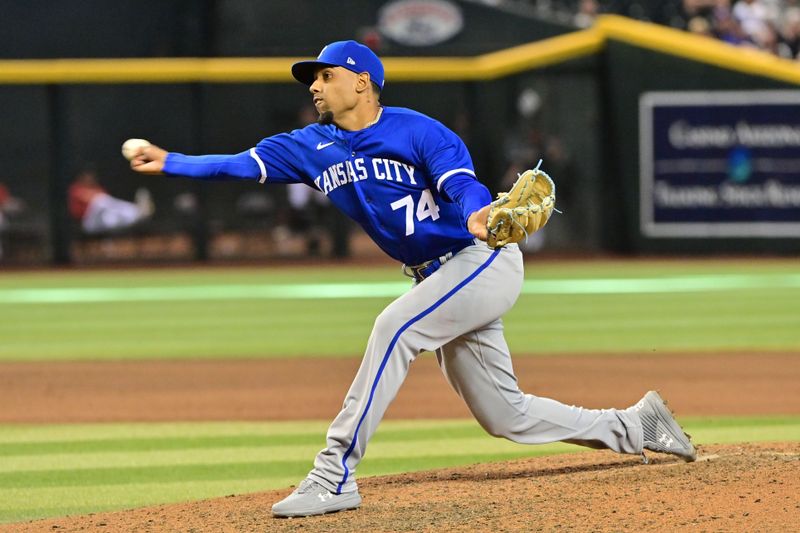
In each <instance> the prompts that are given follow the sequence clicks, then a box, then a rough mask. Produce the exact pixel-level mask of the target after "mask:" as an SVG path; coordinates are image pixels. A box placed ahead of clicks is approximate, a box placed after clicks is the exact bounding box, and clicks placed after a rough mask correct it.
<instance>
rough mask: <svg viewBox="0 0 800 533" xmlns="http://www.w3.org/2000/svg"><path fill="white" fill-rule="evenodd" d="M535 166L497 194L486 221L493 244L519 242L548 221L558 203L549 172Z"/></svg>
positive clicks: (489, 241) (499, 245)
mask: <svg viewBox="0 0 800 533" xmlns="http://www.w3.org/2000/svg"><path fill="white" fill-rule="evenodd" d="M541 164H542V161H541V159H540V160H539V164H537V165H536V168H534V169H532V170H526V171H525V172H523V173H522V174H520V176H519V178H518V179H517V181H516V182H515V183H514V185H513V186H512V187H511V190H510V191H508V192H502V193H500V194H498V195H497V200H495V201H494V202H492V207H491V209H490V210H489V218H488V219H487V222H486V229H487V230H488V238H487V239H486V243H487V244H488V245H489V246H490V247H491V248H499V247H501V246H505V245H506V244H509V243H512V242H519V241H521V240H522V239H524V238H526V237H527V236H528V235H530V234H532V233H534V232H536V231H539V230H540V229H542V228H543V227H544V225H545V224H547V221H548V220H549V219H550V215H551V214H552V213H553V209H554V208H555V204H556V186H555V184H554V183H553V180H552V179H550V176H548V175H547V173H546V172H544V171H543V170H539V166H540V165H541Z"/></svg>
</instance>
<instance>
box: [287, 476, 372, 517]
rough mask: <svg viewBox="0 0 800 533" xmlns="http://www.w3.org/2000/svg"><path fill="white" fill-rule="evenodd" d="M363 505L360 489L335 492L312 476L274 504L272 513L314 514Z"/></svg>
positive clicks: (289, 515)
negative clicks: (340, 492)
mask: <svg viewBox="0 0 800 533" xmlns="http://www.w3.org/2000/svg"><path fill="white" fill-rule="evenodd" d="M359 505H361V496H360V495H359V494H358V491H357V490H356V491H355V492H345V493H342V494H334V493H333V492H331V491H329V490H328V489H326V488H325V487H323V486H322V485H320V484H319V483H317V482H316V481H314V480H313V479H310V478H306V479H304V480H303V481H302V482H301V483H300V486H299V487H297V488H296V489H295V490H294V492H292V493H291V494H289V495H288V496H287V497H286V498H284V499H283V500H281V501H279V502H278V503H276V504H275V505H273V506H272V515H273V516H279V517H284V518H286V517H291V516H313V515H319V514H325V513H335V512H336V511H345V510H347V509H355V508H356V507H358V506H359Z"/></svg>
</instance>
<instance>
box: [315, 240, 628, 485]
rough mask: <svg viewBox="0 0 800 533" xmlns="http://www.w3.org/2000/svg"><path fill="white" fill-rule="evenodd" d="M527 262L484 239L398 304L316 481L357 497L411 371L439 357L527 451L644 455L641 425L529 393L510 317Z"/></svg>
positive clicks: (335, 426) (474, 401)
mask: <svg viewBox="0 0 800 533" xmlns="http://www.w3.org/2000/svg"><path fill="white" fill-rule="evenodd" d="M522 281H523V262H522V254H521V253H520V251H519V248H518V247H517V246H516V245H510V246H506V247H504V248H501V249H499V250H492V249H490V248H489V247H487V246H486V244H485V243H482V242H480V241H476V243H475V244H474V245H471V246H468V247H466V248H464V249H463V250H461V251H460V252H458V253H457V254H456V255H455V256H453V258H451V259H450V260H449V261H447V262H446V263H445V264H444V265H442V266H441V268H439V270H437V271H436V272H434V273H433V274H432V275H431V276H430V277H428V278H427V279H425V280H423V281H422V282H420V283H418V284H416V285H415V286H414V287H413V288H412V289H411V290H410V291H408V292H407V293H405V294H404V295H403V296H401V297H399V298H398V299H397V300H395V301H394V302H392V303H391V304H389V306H388V307H387V308H386V309H384V311H383V312H382V313H381V314H380V315H379V316H378V318H377V319H376V320H375V325H374V327H373V330H372V334H371V335H370V338H369V342H368V344H367V349H366V353H365V354H364V359H363V361H362V363H361V367H360V368H359V370H358V373H357V374H356V377H355V380H354V381H353V384H352V385H351V386H350V390H349V391H348V393H347V396H346V398H345V400H344V405H343V406H342V410H341V412H340V413H339V414H338V415H337V417H336V418H335V419H334V421H333V423H332V424H331V426H330V428H329V429H328V435H327V447H326V448H325V449H323V450H322V451H321V452H319V454H318V455H317V457H316V460H315V461H314V468H313V470H312V471H311V472H310V473H309V477H311V478H312V479H314V480H316V481H317V482H319V483H320V484H322V485H323V486H324V487H326V488H327V489H328V490H330V491H331V492H334V493H342V492H351V491H354V490H356V489H357V487H356V482H355V469H356V466H357V465H358V463H359V462H360V461H361V458H362V457H363V456H364V452H365V450H366V448H367V442H369V439H370V437H371V436H372V434H373V433H374V432H375V430H376V429H377V427H378V424H379V423H380V421H381V418H382V417H383V414H384V412H385V411H386V409H387V408H388V407H389V404H390V403H391V402H392V400H393V399H394V398H395V396H396V395H397V392H398V391H399V389H400V386H401V385H402V383H403V381H404V380H405V378H406V375H407V374H408V369H409V366H410V365H411V363H412V362H413V361H414V359H416V357H417V356H418V355H419V354H420V353H421V352H423V351H435V352H436V357H437V359H438V361H439V366H440V367H441V369H442V372H443V373H444V375H445V377H446V378H447V381H448V382H449V383H450V384H451V385H452V386H453V388H454V389H455V390H456V392H457V393H458V394H459V396H461V398H463V399H464V401H465V402H466V404H467V406H468V407H469V409H470V411H472V414H473V415H474V416H475V418H476V419H477V420H478V422H479V423H480V425H481V426H482V427H483V428H484V429H485V430H486V431H487V432H488V433H490V434H491V435H494V436H497V437H505V438H507V439H510V440H512V441H514V442H519V443H523V444H544V443H549V442H557V441H565V442H570V443H574V444H581V445H584V446H590V447H593V448H610V449H612V450H614V451H617V452H622V453H641V451H642V430H641V424H640V422H639V418H638V416H637V415H636V414H634V413H629V412H628V411H627V410H617V409H603V410H597V409H584V408H581V407H574V406H568V405H564V404H561V403H559V402H557V401H554V400H550V399H547V398H539V397H536V396H533V395H531V394H524V393H523V392H522V391H520V390H519V387H518V385H517V378H516V377H515V376H514V370H513V368H512V365H511V355H510V354H509V350H508V346H507V345H506V341H505V338H504V337H503V324H502V321H501V319H500V317H501V316H503V314H505V313H506V312H507V311H508V310H509V309H510V308H511V306H512V305H514V302H515V301H516V300H517V297H518V296H519V293H520V290H521V288H522Z"/></svg>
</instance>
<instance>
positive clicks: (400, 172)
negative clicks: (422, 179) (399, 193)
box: [314, 157, 417, 194]
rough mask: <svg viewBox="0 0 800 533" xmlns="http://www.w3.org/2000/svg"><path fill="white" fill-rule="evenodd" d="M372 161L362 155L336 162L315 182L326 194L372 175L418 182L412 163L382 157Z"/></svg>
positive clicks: (390, 179) (406, 181)
mask: <svg viewBox="0 0 800 533" xmlns="http://www.w3.org/2000/svg"><path fill="white" fill-rule="evenodd" d="M371 161H372V163H371V164H369V163H366V162H365V158H363V157H360V158H358V159H354V160H353V161H352V162H351V161H349V160H348V161H342V162H341V163H335V164H333V165H331V166H329V167H328V168H326V169H325V170H324V171H323V172H322V174H320V175H319V176H317V177H316V178H314V183H315V184H316V185H317V188H318V189H319V190H321V191H322V192H324V193H325V194H328V193H330V192H331V191H332V190H334V189H336V188H337V187H341V186H342V185H345V184H347V183H354V182H356V181H361V180H365V179H367V178H370V177H372V178H374V179H377V180H385V181H397V182H400V183H410V184H411V185H416V184H417V180H416V179H414V171H415V170H416V169H415V168H414V167H413V166H412V165H407V164H405V163H401V162H400V161H394V160H392V159H382V158H376V159H372V160H371ZM368 169H371V170H372V173H370V172H368Z"/></svg>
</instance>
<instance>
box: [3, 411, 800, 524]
mask: <svg viewBox="0 0 800 533" xmlns="http://www.w3.org/2000/svg"><path fill="white" fill-rule="evenodd" d="M682 422H684V425H685V427H686V428H687V431H689V432H691V433H692V434H693V435H694V439H695V441H696V442H698V443H701V444H702V443H704V444H710V443H729V442H743V441H749V442H756V441H787V440H793V441H798V440H800V417H763V418H702V419H700V418H695V419H691V418H689V419H683V420H682ZM326 428H327V422H290V423H286V422H273V423H266V422H264V423H249V422H248V423H242V422H215V423H171V424H167V423H160V424H92V425H46V426H0V522H19V521H24V520H30V519H34V518H44V517H49V516H63V515H70V514H85V513H89V512H98V511H104V510H113V509H126V508H132V507H140V506H144V505H149V504H157V503H168V502H179V501H190V500H196V499H202V498H210V497H215V496H225V495H229V494H241V493H246V492H257V491H262V490H267V489H275V488H282V487H288V486H289V485H291V484H295V483H297V482H298V481H299V480H300V479H302V478H303V477H304V476H305V474H306V473H307V472H308V470H309V469H310V468H311V463H312V460H313V457H314V455H315V454H316V452H317V451H319V449H320V448H322V447H323V446H324V438H325V437H324V435H325V429H326ZM582 450H583V448H579V447H577V446H570V445H567V444H553V445H543V446H523V445H519V444H514V443H512V442H509V441H506V440H501V439H494V438H492V437H489V436H487V435H486V434H485V433H484V432H483V430H482V429H481V428H480V427H479V426H478V425H477V424H476V423H475V422H474V421H471V420H426V421H418V420H415V421H386V422H384V423H383V424H382V425H381V427H380V429H379V430H378V433H377V434H376V436H375V438H374V439H373V440H372V441H371V442H370V447H369V451H368V453H367V457H366V459H365V460H364V462H363V463H362V464H361V466H360V467H359V471H358V474H359V476H361V477H365V476H375V475H383V474H391V473H399V472H409V471H416V470H426V469H432V468H441V467H448V466H458V465H465V464H474V463H482V462H487V461H500V460H508V459H515V458H521V457H533V456H539V455H550V454H555V453H565V452H579V451H582ZM609 453H610V452H609Z"/></svg>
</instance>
